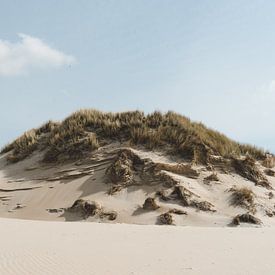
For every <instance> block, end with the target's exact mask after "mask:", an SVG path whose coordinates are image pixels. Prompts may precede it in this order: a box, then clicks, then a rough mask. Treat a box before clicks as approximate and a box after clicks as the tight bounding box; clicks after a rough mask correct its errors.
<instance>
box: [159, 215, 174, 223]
mask: <svg viewBox="0 0 275 275" xmlns="http://www.w3.org/2000/svg"><path fill="white" fill-rule="evenodd" d="M158 223H159V224H166V225H172V224H173V223H174V219H173V216H172V215H171V214H170V213H169V212H167V213H164V214H161V215H160V216H159V217H158Z"/></svg>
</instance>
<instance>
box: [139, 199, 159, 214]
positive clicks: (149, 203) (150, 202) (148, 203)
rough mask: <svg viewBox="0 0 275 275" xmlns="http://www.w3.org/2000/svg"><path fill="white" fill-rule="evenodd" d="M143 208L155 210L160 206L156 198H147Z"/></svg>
mask: <svg viewBox="0 0 275 275" xmlns="http://www.w3.org/2000/svg"><path fill="white" fill-rule="evenodd" d="M142 208H143V209H144V210H149V211H153V210H157V209H158V208H159V206H158V205H157V203H156V201H155V199H154V198H147V199H146V200H145V202H144V203H143V206H142Z"/></svg>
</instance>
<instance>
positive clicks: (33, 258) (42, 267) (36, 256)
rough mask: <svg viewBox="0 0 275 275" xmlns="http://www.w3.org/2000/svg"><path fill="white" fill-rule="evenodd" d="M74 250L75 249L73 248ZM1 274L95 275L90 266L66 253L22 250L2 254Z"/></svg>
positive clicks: (0, 256) (0, 253)
mask: <svg viewBox="0 0 275 275" xmlns="http://www.w3.org/2000/svg"><path fill="white" fill-rule="evenodd" d="M72 249H73V248H72ZM0 262H1V274H5V275H15V274H20V275H32V274H34V275H37V274H39V275H53V274H59V275H63V274H64V275H75V274H83V275H86V274H87V275H88V274H89V275H90V274H94V273H93V271H92V270H91V266H90V265H85V263H83V262H82V261H79V260H78V259H77V257H76V258H75V259H73V258H72V255H69V254H65V255H64V251H63V252H62V253H61V252H57V251H55V252H53V251H47V250H45V251H42V250H34V249H30V250H21V251H18V249H17V251H15V252H13V251H5V252H0Z"/></svg>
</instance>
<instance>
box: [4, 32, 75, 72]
mask: <svg viewBox="0 0 275 275" xmlns="http://www.w3.org/2000/svg"><path fill="white" fill-rule="evenodd" d="M18 36H19V38H20V41H19V42H16V43H12V42H9V41H5V40H0V76H13V75H20V74H26V73H29V72H30V71H32V70H35V69H45V68H58V67H62V66H64V65H71V64H73V63H74V62H75V61H76V60H75V58H74V57H73V56H71V55H67V54H65V53H63V52H61V51H59V50H57V49H54V48H52V47H51V46H49V45H47V44H46V43H45V42H44V41H42V40H41V39H39V38H36V37H33V36H30V35H26V34H22V33H20V34H18Z"/></svg>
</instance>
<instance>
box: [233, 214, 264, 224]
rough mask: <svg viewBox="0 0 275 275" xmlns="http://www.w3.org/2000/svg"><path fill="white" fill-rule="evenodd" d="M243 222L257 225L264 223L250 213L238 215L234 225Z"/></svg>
mask: <svg viewBox="0 0 275 275" xmlns="http://www.w3.org/2000/svg"><path fill="white" fill-rule="evenodd" d="M241 223H251V224H257V225H260V224H262V222H261V220H260V219H258V218H256V217H254V216H253V215H251V214H249V213H246V214H242V215H237V216H236V217H235V218H234V219H233V221H232V224H233V225H240V224H241Z"/></svg>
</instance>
